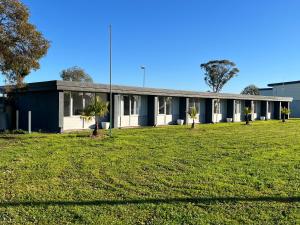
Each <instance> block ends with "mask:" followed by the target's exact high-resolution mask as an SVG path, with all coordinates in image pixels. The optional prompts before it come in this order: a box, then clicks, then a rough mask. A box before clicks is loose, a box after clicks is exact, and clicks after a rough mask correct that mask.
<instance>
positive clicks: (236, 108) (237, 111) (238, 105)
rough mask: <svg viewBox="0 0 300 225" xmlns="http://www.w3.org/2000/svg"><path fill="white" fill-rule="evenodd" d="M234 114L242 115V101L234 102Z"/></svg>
mask: <svg viewBox="0 0 300 225" xmlns="http://www.w3.org/2000/svg"><path fill="white" fill-rule="evenodd" d="M234 104H235V106H234V114H241V101H240V100H235V101H234Z"/></svg>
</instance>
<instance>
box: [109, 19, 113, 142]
mask: <svg viewBox="0 0 300 225" xmlns="http://www.w3.org/2000/svg"><path fill="white" fill-rule="evenodd" d="M111 37H112V29H111V24H110V25H109V136H110V137H112V111H113V110H112V104H113V99H112V87H111V80H112V79H111V70H112V68H111V58H112V57H111V48H112V43H111Z"/></svg>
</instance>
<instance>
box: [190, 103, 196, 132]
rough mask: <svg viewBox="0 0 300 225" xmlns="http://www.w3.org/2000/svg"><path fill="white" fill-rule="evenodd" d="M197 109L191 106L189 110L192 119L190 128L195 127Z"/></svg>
mask: <svg viewBox="0 0 300 225" xmlns="http://www.w3.org/2000/svg"><path fill="white" fill-rule="evenodd" d="M197 114H198V112H197V109H196V107H195V106H193V107H191V108H190V110H189V116H190V117H191V118H192V119H193V123H192V129H194V128H195V119H196V118H197Z"/></svg>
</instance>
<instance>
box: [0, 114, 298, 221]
mask: <svg viewBox="0 0 300 225" xmlns="http://www.w3.org/2000/svg"><path fill="white" fill-rule="evenodd" d="M299 193H300V120H291V121H289V122H287V123H286V124H282V123H281V122H279V121H268V122H262V121H261V122H255V123H253V124H252V126H244V125H241V124H239V123H237V124H216V125H199V126H197V128H196V129H195V130H190V129H189V128H187V127H186V126H183V127H179V126H170V127H159V128H143V129H123V130H114V138H113V139H109V138H106V139H104V140H97V139H91V138H89V137H88V133H77V134H61V135H60V134H32V135H19V136H17V135H1V136H0V224H1V223H2V224H9V223H11V224H37V223H39V224H68V223H72V224H73V223H74V224H207V223H211V224H253V223H259V224H297V223H300V209H299V208H300V197H299V196H300V194H299Z"/></svg>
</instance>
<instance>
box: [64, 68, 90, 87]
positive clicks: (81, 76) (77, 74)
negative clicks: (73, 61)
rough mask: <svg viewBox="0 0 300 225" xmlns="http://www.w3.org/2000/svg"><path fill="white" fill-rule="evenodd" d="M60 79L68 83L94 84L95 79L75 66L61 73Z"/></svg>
mask: <svg viewBox="0 0 300 225" xmlns="http://www.w3.org/2000/svg"><path fill="white" fill-rule="evenodd" d="M60 77H61V78H62V79H63V80H66V81H77V82H86V83H93V79H92V78H91V76H90V75H88V74H87V73H86V72H85V71H84V70H83V69H81V68H80V67H77V66H74V67H71V68H69V69H66V70H63V71H62V72H61V73H60Z"/></svg>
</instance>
